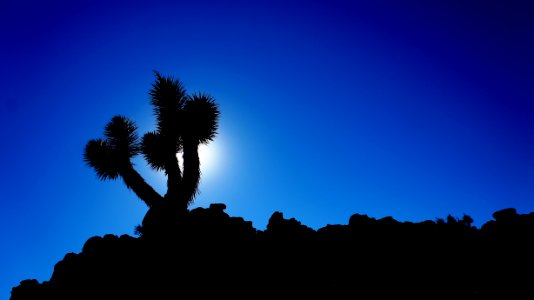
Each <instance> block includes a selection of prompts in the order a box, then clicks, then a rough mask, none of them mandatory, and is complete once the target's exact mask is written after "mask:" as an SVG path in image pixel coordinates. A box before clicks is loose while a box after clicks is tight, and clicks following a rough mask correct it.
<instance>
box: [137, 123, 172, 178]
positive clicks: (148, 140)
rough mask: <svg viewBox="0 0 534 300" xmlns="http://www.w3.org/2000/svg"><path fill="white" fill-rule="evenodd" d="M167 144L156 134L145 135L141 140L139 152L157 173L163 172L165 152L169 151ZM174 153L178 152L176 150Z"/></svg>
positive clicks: (148, 133)
mask: <svg viewBox="0 0 534 300" xmlns="http://www.w3.org/2000/svg"><path fill="white" fill-rule="evenodd" d="M168 143H169V142H166V141H165V138H164V137H163V136H162V135H160V134H158V133H157V132H147V133H145V135H144V136H143V138H142V140H141V152H142V153H143V157H144V158H145V160H146V161H147V162H148V164H149V165H150V167H151V168H153V169H155V170H157V171H164V170H165V157H166V152H168V151H169V150H168V149H169V148H168V147H169V146H167V144H168ZM175 149H176V148H175ZM176 152H178V149H176ZM176 152H175V153H176Z"/></svg>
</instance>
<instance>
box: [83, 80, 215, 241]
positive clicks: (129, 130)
mask: <svg viewBox="0 0 534 300" xmlns="http://www.w3.org/2000/svg"><path fill="white" fill-rule="evenodd" d="M154 73H155V77H156V80H155V82H154V83H153V84H152V88H151V90H150V91H149V96H150V102H151V104H152V106H153V113H154V115H155V117H156V130H155V131H151V132H147V133H145V134H144V135H143V137H142V138H139V136H138V135H137V132H136V131H137V126H136V125H135V123H134V122H133V121H132V120H130V119H128V118H127V117H125V116H122V115H116V116H114V117H113V118H112V119H111V121H110V122H109V123H108V124H107V125H106V126H105V127H104V138H98V139H92V140H90V141H89V142H88V143H87V145H86V147H85V151H84V155H83V160H84V161H85V162H86V163H87V165H89V166H90V167H92V168H93V169H94V170H95V172H96V175H97V176H98V178H99V179H101V180H106V179H111V180H114V179H117V178H119V177H121V178H122V180H123V182H124V184H125V185H126V187H127V188H129V189H131V190H132V191H133V192H134V193H135V194H136V195H137V196H138V197H139V198H140V199H141V200H142V201H144V202H145V204H146V205H147V206H148V207H149V210H148V212H147V214H146V216H145V218H144V220H143V223H142V226H138V227H137V228H136V232H137V233H138V234H146V233H148V232H153V233H161V231H165V230H169V229H172V228H176V225H178V224H179V222H180V219H181V216H183V214H184V213H186V212H187V211H188V207H189V205H190V204H191V203H192V202H193V200H194V198H195V196H196V195H197V193H198V184H199V182H200V160H199V156H198V147H199V145H200V144H206V143H209V142H210V141H212V140H213V139H214V138H215V136H216V135H217V129H218V120H219V115H220V112H219V108H218V105H217V104H216V103H215V99H214V98H213V97H211V96H210V95H207V94H205V93H193V94H188V93H187V91H186V89H185V87H184V85H183V83H182V82H181V81H180V80H178V79H175V78H173V77H171V76H163V75H161V74H160V73H159V72H157V71H155V72H154ZM139 154H142V156H143V157H144V159H145V160H146V161H147V162H148V164H149V165H150V167H152V168H153V169H154V170H157V171H163V172H164V173H165V175H166V176H167V192H166V193H165V195H164V196H162V195H160V194H159V193H158V192H157V191H155V190H154V189H153V188H152V187H151V186H150V185H149V184H148V183H147V182H146V181H145V180H144V179H143V177H142V176H141V175H140V174H139V173H138V172H137V171H136V170H135V168H134V164H133V163H132V158H133V157H134V156H136V155H139ZM178 154H181V155H182V160H183V162H182V166H180V163H179V157H178Z"/></svg>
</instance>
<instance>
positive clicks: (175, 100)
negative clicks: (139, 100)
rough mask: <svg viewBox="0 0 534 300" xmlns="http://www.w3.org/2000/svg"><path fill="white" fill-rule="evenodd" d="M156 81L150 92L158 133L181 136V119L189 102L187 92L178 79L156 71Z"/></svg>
mask: <svg viewBox="0 0 534 300" xmlns="http://www.w3.org/2000/svg"><path fill="white" fill-rule="evenodd" d="M154 73H155V76H156V81H155V82H154V83H153V84H152V89H151V90H150V91H149V93H148V94H149V95H150V103H151V104H152V106H153V107H154V108H153V110H154V114H155V115H156V120H157V128H158V131H159V132H160V133H162V134H165V135H175V136H177V135H179V129H180V128H179V124H178V122H179V119H180V114H181V111H182V110H183V107H184V105H185V102H186V100H187V91H186V89H185V87H184V85H183V84H182V82H181V81H180V80H178V79H174V78H173V77H170V76H162V75H161V74H160V73H159V72H157V71H155V72H154Z"/></svg>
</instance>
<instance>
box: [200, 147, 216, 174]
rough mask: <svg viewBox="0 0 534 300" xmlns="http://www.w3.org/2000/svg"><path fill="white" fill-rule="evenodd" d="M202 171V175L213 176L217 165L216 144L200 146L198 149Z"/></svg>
mask: <svg viewBox="0 0 534 300" xmlns="http://www.w3.org/2000/svg"><path fill="white" fill-rule="evenodd" d="M198 157H199V159H200V171H201V172H202V175H209V174H212V173H213V171H214V169H215V168H216V164H217V151H216V148H215V145H214V144H209V145H204V144H202V145H200V146H199V147H198Z"/></svg>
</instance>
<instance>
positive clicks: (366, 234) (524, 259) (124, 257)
mask: <svg viewBox="0 0 534 300" xmlns="http://www.w3.org/2000/svg"><path fill="white" fill-rule="evenodd" d="M224 209H225V205H224V204H212V205H211V206H210V207H209V208H196V209H193V210H191V211H190V212H189V213H188V214H187V216H186V217H184V218H183V222H181V225H180V226H179V228H175V229H174V230H173V231H172V232H171V231H169V232H167V233H165V234H161V235H153V234H143V235H141V236H139V237H132V236H129V235H122V236H115V235H105V236H103V237H100V236H95V237H92V238H90V239H89V240H87V242H86V243H85V245H84V247H83V250H82V251H81V252H80V253H68V254H66V255H65V257H64V258H63V260H61V261H59V262H58V263H57V264H56V266H55V268H54V272H53V275H52V277H51V278H50V280H48V281H44V282H41V283H40V282H38V281H37V280H32V279H29V280H24V281H22V282H21V283H20V285H19V286H16V287H14V288H13V289H12V294H11V298H10V299H11V300H21V299H193V298H198V299H205V298H208V297H210V298H215V297H216V298H217V299H219V298H223V297H224V298H225V299H258V298H259V299H265V298H266V297H269V298H271V299H286V298H290V297H294V298H298V299H305V298H309V297H311V298H314V299H316V298H323V299H392V298H403V297H411V298H420V299H444V298H447V299H488V298H490V299H533V298H532V297H534V268H533V267H534V251H533V250H534V245H533V244H534V243H533V241H534V213H530V214H525V215H523V214H517V213H516V210H515V209H513V208H509V209H504V210H501V211H497V212H495V213H494V214H493V217H494V220H491V221H489V222H487V223H486V224H484V225H483V226H481V228H479V229H478V228H476V227H473V226H471V223H472V219H471V218H470V217H469V216H464V217H463V218H461V219H458V218H454V217H452V216H448V217H447V218H445V219H438V220H436V221H424V222H420V223H412V222H398V221H396V220H395V219H393V218H391V217H386V218H383V219H378V220H377V219H374V218H370V217H368V216H366V215H359V214H354V215H352V216H351V218H350V220H349V222H348V224H346V225H327V226H325V227H323V228H320V229H318V230H312V229H311V228H309V227H307V226H305V225H303V224H301V223H300V222H299V221H297V220H295V219H293V218H292V219H285V218H284V216H283V214H282V213H280V212H275V213H274V214H273V215H272V216H271V218H270V220H269V224H268V226H267V228H266V230H264V231H260V230H256V229H255V228H253V227H252V223H251V222H247V221H245V220H243V219H242V218H240V217H230V216H229V215H228V214H226V213H225V212H224ZM229 297H230V298H229ZM267 299H268V298H267ZM408 299H409V298H408Z"/></svg>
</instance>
